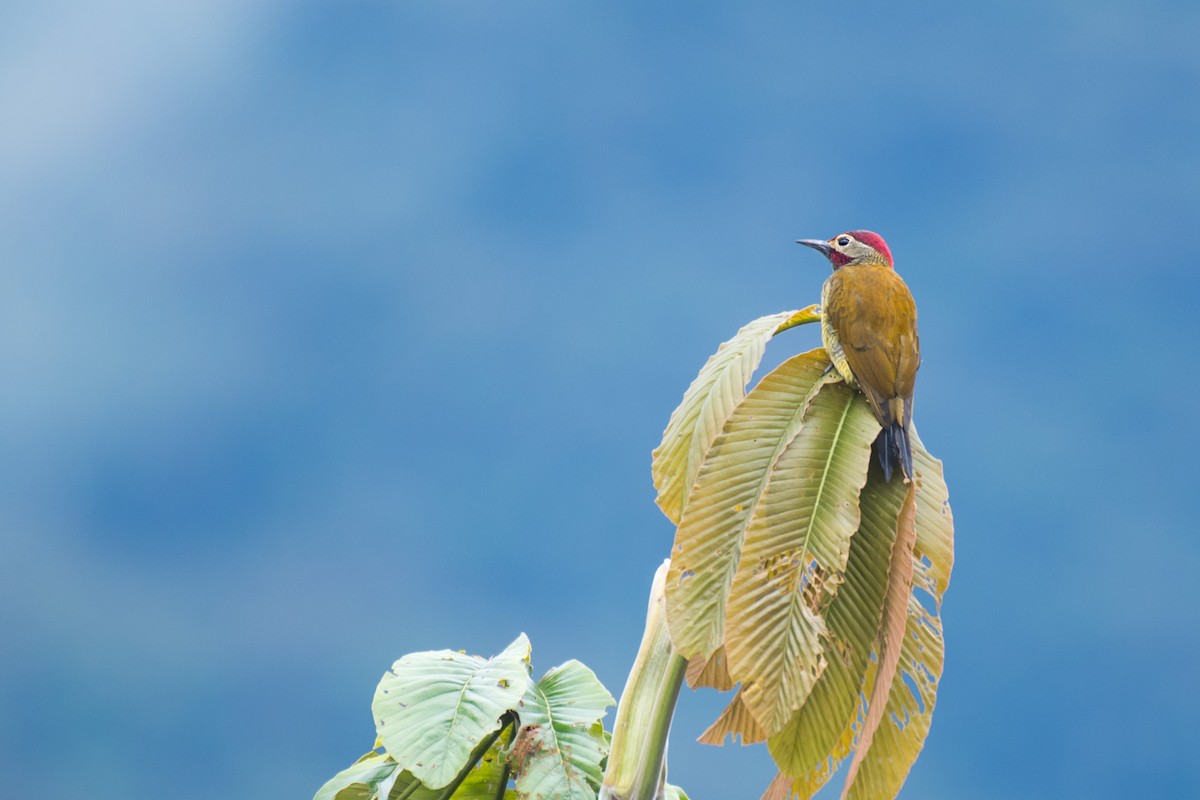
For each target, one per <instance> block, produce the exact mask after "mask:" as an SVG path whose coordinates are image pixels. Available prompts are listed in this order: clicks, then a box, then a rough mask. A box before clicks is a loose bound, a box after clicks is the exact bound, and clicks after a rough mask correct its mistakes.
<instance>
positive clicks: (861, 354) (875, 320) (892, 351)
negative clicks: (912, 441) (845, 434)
mask: <svg viewBox="0 0 1200 800" xmlns="http://www.w3.org/2000/svg"><path fill="white" fill-rule="evenodd" d="M831 280H832V281H834V285H833V286H831V287H830V288H831V291H830V293H829V295H830V302H829V303H828V304H827V306H826V308H825V309H824V311H825V314H826V316H827V317H828V319H829V324H830V325H831V326H832V327H833V329H834V331H835V332H836V333H837V335H838V340H839V341H840V342H841V345H842V350H843V351H844V352H845V355H846V361H847V362H848V363H849V364H850V370H851V371H852V372H853V373H854V377H855V378H856V379H857V380H858V383H859V385H860V386H861V387H862V391H863V394H864V395H866V398H867V402H868V403H869V404H870V406H871V410H872V411H874V412H875V416H876V418H878V419H879V421H880V422H881V423H883V424H884V425H888V424H890V423H892V422H894V421H896V419H897V417H900V422H901V423H902V424H903V425H905V426H907V425H908V422H909V420H910V419H911V418H912V395H913V387H914V385H915V383H916V377H917V368H918V367H920V365H921V355H920V342H919V341H918V339H917V309H916V305H915V304H914V303H913V298H912V293H911V292H909V290H908V287H907V286H905V285H904V281H903V280H902V279H901V278H900V276H899V275H897V274H896V273H895V271H893V270H891V269H888V268H887V267H880V266H875V265H865V264H864V265H860V266H850V267H843V268H841V269H839V270H838V271H837V272H835V273H834V274H833V276H832V278H831ZM894 398H899V399H900V400H901V403H902V406H903V411H902V413H901V414H899V415H897V414H894V413H893V404H892V403H891V402H890V401H891V400H893V399H894Z"/></svg>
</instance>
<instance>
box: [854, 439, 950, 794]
mask: <svg viewBox="0 0 1200 800" xmlns="http://www.w3.org/2000/svg"><path fill="white" fill-rule="evenodd" d="M913 439H914V441H913V465H914V469H915V471H916V483H917V512H916V524H917V546H916V551H915V552H916V555H915V556H914V558H913V570H914V574H913V587H914V591H913V594H912V596H910V598H909V600H908V619H907V625H906V629H905V633H904V640H903V644H902V646H901V649H900V663H899V667H898V671H897V673H896V677H895V679H894V680H893V681H892V685H891V691H890V692H889V694H888V701H887V705H886V707H885V708H884V714H883V721H882V722H881V723H880V725H879V728H878V729H877V730H876V731H875V736H874V741H873V743H872V744H871V748H870V750H868V751H867V753H866V756H865V757H864V758H863V761H862V764H861V766H860V768H859V772H858V776H857V778H856V780H855V781H854V784H853V786H851V787H850V791H849V795H848V796H849V800H875V798H890V797H895V796H896V794H897V793H899V791H900V787H901V786H902V785H903V783H904V779H905V778H906V777H907V776H908V772H909V770H910V769H912V765H913V764H914V763H915V762H916V760H917V756H918V755H920V753H921V748H922V747H924V745H925V737H926V736H928V735H929V726H930V723H931V721H932V719H933V707H934V704H935V703H936V702H937V685H938V680H939V679H940V678H941V675H942V665H943V653H944V644H943V639H942V621H941V619H940V618H939V616H938V614H937V611H936V610H930V609H927V608H926V607H925V605H923V604H922V602H921V601H920V599H919V594H920V593H923V592H927V593H928V594H929V595H930V597H931V598H932V601H933V602H932V603H931V605H933V606H934V608H935V609H936V608H940V606H941V602H942V595H943V592H944V591H945V589H946V588H947V586H948V585H949V581H950V572H951V568H952V567H953V565H954V563H953V562H954V520H953V517H952V515H951V513H950V503H949V499H948V498H949V493H948V492H947V490H946V481H945V478H944V476H943V473H942V462H940V461H938V460H937V459H935V458H933V457H932V456H931V455H929V453H928V452H927V451H926V450H925V447H924V445H922V444H921V442H920V440H919V439H917V438H916V436H915V435H914V437H913ZM873 677H874V676H870V675H869V676H868V678H869V679H870V680H868V682H867V685H865V686H864V689H863V691H864V693H867V694H870V692H871V690H872V688H873Z"/></svg>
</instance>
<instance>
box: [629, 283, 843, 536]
mask: <svg viewBox="0 0 1200 800" xmlns="http://www.w3.org/2000/svg"><path fill="white" fill-rule="evenodd" d="M819 319H820V314H819V312H818V311H817V310H816V306H809V307H808V308H805V309H803V310H801V311H784V312H782V313H779V314H771V315H769V316H766V317H760V318H759V319H756V320H754V321H753V322H751V323H749V324H747V325H745V326H744V327H743V328H742V329H741V330H739V331H738V332H737V334H736V335H735V336H734V337H733V338H732V339H730V340H729V341H727V342H725V343H724V344H722V345H721V346H720V347H719V348H718V350H717V352H716V353H715V354H713V355H712V356H711V357H710V358H709V359H708V362H707V363H705V365H704V366H703V367H702V368H701V369H700V373H699V374H698V375H697V376H696V379H695V380H694V381H692V384H691V386H689V387H688V389H687V391H686V392H685V393H684V395H683V401H682V402H681V403H680V404H679V407H678V408H676V409H675V411H674V412H673V413H672V414H671V419H670V421H669V422H668V423H667V428H666V430H665V431H664V432H663V440H662V443H661V444H660V445H659V446H658V447H657V448H655V450H654V453H653V460H652V464H651V473H652V475H653V477H654V488H655V489H657V490H658V498H657V502H658V505H659V507H660V508H661V509H662V511H663V513H664V514H666V515H667V517H668V518H669V519H670V520H671V521H672V522H674V523H678V522H679V518H680V516H681V514H682V511H683V507H684V505H685V504H686V503H687V496H688V492H689V490H690V489H691V487H692V483H693V482H694V481H695V479H696V473H697V472H699V470H700V464H701V463H702V462H703V461H704V456H705V454H706V453H707V452H708V448H709V446H710V445H711V444H712V442H713V440H714V439H715V438H716V437H717V434H718V433H720V431H721V427H722V426H723V425H724V424H725V420H726V419H727V418H728V416H729V414H730V413H731V412H732V411H733V409H734V407H735V406H737V404H738V403H739V402H740V401H741V399H742V397H743V396H744V395H745V393H746V384H747V383H749V381H750V376H751V375H753V374H754V370H755V369H757V368H758V364H759V362H760V361H761V360H762V356H763V352H764V349H765V348H766V343H767V341H768V340H769V339H770V338H771V337H772V336H774V335H775V334H776V333H778V332H779V331H782V330H786V329H787V328H791V327H794V326H796V325H801V324H804V323H806V322H815V321H817V320H819Z"/></svg>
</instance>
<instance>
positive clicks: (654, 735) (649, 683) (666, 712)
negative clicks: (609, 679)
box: [599, 560, 687, 800]
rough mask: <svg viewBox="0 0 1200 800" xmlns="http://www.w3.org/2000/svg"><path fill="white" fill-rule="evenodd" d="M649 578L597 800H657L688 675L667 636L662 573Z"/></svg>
mask: <svg viewBox="0 0 1200 800" xmlns="http://www.w3.org/2000/svg"><path fill="white" fill-rule="evenodd" d="M670 563H671V562H670V560H667V561H664V562H663V564H662V566H660V567H659V568H658V571H657V572H655V573H654V582H653V584H651V587H650V604H649V608H648V609H647V611H646V630H645V632H644V633H643V634H642V643H641V646H640V647H639V648H638V654H637V658H636V659H635V660H634V662H633V668H632V669H631V670H630V671H629V679H628V680H627V681H626V682H625V690H624V691H623V692H622V693H621V702H620V703H619V704H618V705H617V719H616V722H614V723H613V735H612V747H611V749H610V750H609V754H608V768H607V769H606V770H605V773H604V783H603V784H602V785H601V787H600V797H599V800H658V798H661V797H662V793H663V787H664V786H665V784H666V777H667V737H668V735H669V734H670V732H671V718H672V716H674V713H675V701H676V700H677V699H678V698H679V689H680V687H681V686H682V685H683V676H684V673H685V672H686V671H687V659H685V658H684V657H683V656H681V655H679V653H677V652H676V651H675V648H674V646H672V644H671V638H670V636H669V635H668V634H667V615H666V606H665V603H666V597H665V593H664V589H665V584H666V577H667V567H668V566H669V565H670Z"/></svg>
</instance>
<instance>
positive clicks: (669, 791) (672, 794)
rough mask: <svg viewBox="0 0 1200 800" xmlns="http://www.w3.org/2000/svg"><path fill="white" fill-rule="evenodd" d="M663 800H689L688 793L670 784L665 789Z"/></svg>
mask: <svg viewBox="0 0 1200 800" xmlns="http://www.w3.org/2000/svg"><path fill="white" fill-rule="evenodd" d="M662 800H688V796H687V793H686V792H684V791H683V789H680V788H679V787H678V786H676V785H674V784H671V783H668V784H667V785H666V786H665V787H663V796H662Z"/></svg>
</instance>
